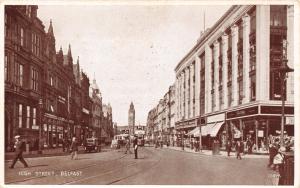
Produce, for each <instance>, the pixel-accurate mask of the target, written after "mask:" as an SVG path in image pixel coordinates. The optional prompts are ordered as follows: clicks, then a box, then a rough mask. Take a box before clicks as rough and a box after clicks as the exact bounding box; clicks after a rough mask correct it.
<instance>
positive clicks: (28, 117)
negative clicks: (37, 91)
mask: <svg viewBox="0 0 300 188" xmlns="http://www.w3.org/2000/svg"><path fill="white" fill-rule="evenodd" d="M29 127H30V106H27V114H26V128H28V129H29Z"/></svg>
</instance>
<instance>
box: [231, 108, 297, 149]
mask: <svg viewBox="0 0 300 188" xmlns="http://www.w3.org/2000/svg"><path fill="white" fill-rule="evenodd" d="M293 116H294V107H285V117H286V118H285V119H286V121H285V122H286V123H285V126H284V128H285V130H284V134H285V135H286V136H293V135H294V123H293ZM226 130H227V131H226V135H227V138H228V139H230V140H233V141H235V140H241V141H243V142H244V143H245V147H246V149H247V150H248V151H249V152H252V151H254V152H259V153H267V152H268V146H269V144H270V142H271V139H274V137H279V136H280V133H281V107H280V106H267V105H257V106H253V107H248V108H243V109H239V110H235V111H231V112H227V113H226Z"/></svg>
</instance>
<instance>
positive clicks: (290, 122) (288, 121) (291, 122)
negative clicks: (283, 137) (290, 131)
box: [285, 117, 295, 125]
mask: <svg viewBox="0 0 300 188" xmlns="http://www.w3.org/2000/svg"><path fill="white" fill-rule="evenodd" d="M285 124H287V125H294V124H295V122H294V117H285Z"/></svg>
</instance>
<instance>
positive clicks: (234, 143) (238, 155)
mask: <svg viewBox="0 0 300 188" xmlns="http://www.w3.org/2000/svg"><path fill="white" fill-rule="evenodd" d="M232 147H234V148H235V152H236V158H237V159H239V160H241V159H242V156H241V153H244V143H243V142H242V141H240V140H237V141H231V140H228V141H227V143H226V151H227V156H228V157H229V156H230V152H231V151H232Z"/></svg>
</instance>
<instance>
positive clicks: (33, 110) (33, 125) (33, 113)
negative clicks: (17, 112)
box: [32, 108, 36, 129]
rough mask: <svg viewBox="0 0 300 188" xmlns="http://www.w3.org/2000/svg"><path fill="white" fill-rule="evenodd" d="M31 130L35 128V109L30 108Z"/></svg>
mask: <svg viewBox="0 0 300 188" xmlns="http://www.w3.org/2000/svg"><path fill="white" fill-rule="evenodd" d="M32 128H33V129H35V128H36V108H32Z"/></svg>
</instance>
